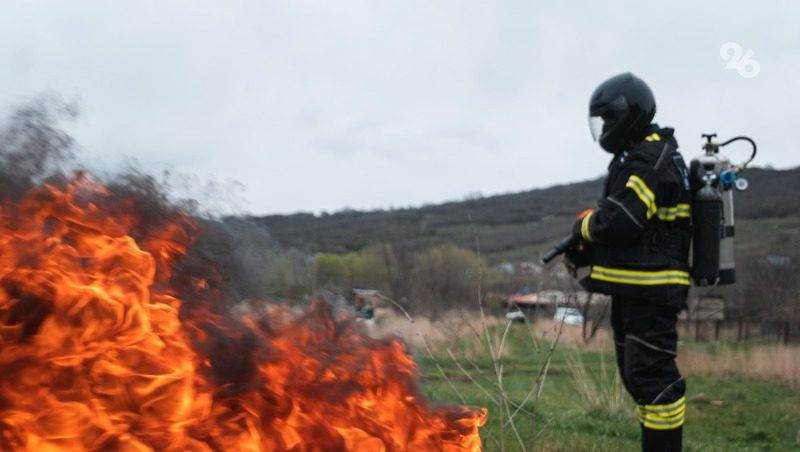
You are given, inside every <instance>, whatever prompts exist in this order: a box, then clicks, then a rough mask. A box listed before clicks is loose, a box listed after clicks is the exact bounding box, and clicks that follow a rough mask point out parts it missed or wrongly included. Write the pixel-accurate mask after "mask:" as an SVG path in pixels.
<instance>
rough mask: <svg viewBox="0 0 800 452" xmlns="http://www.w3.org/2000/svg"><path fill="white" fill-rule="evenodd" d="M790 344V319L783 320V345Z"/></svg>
mask: <svg viewBox="0 0 800 452" xmlns="http://www.w3.org/2000/svg"><path fill="white" fill-rule="evenodd" d="M788 344H789V321H788V320H784V321H783V345H788Z"/></svg>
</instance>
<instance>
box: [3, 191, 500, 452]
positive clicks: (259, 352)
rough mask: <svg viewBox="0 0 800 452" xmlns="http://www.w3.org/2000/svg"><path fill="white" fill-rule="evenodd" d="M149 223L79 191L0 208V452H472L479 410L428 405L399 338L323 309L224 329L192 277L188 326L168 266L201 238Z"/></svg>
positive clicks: (122, 204) (129, 206) (178, 224)
mask: <svg viewBox="0 0 800 452" xmlns="http://www.w3.org/2000/svg"><path fill="white" fill-rule="evenodd" d="M161 220H162V221H161V223H159V224H158V227H145V226H144V225H143V224H142V218H141V216H140V213H139V212H137V208H136V205H135V203H134V201H133V200H132V199H130V198H126V199H120V198H119V197H116V196H114V194H112V193H111V192H110V191H109V190H107V189H106V188H105V187H103V186H101V185H99V184H96V183H94V182H91V181H90V180H88V179H87V178H78V179H76V180H74V181H73V182H72V183H70V184H68V185H67V186H66V188H64V189H60V188H57V187H56V186H52V185H48V186H43V187H39V188H36V189H34V190H32V191H31V192H30V193H28V194H27V195H26V197H25V198H24V199H23V201H22V202H20V203H15V204H12V203H8V202H5V203H2V204H0V375H2V378H1V379H0V449H2V450H32V451H33V450H35V451H47V450H124V451H152V450H159V451H160V450H165V451H173V450H175V451H177V450H180V451H185V450H193V451H194V450H198V451H202V450H225V451H228V450H230V451H245V450H252V451H282V450H292V451H322V450H357V451H370V452H371V451H403V450H408V451H418V450H447V451H461V450H472V451H477V450H480V448H481V443H480V437H479V435H478V427H480V426H482V425H483V424H484V423H485V421H486V411H485V410H484V409H472V408H466V407H453V406H451V407H439V408H433V407H430V406H429V405H428V404H427V403H426V401H425V400H424V399H423V398H422V397H421V395H420V393H419V391H418V387H417V384H416V383H415V378H414V375H415V372H416V368H415V365H414V363H413V361H412V360H411V358H410V357H409V355H408V353H407V352H406V350H405V348H404V346H403V344H402V343H401V342H400V341H399V340H397V339H384V340H376V339H372V338H369V337H367V336H365V335H362V334H360V333H358V332H357V331H356V330H355V329H354V327H353V324H352V321H351V320H348V319H338V320H337V319H334V317H333V315H332V313H331V310H330V308H329V307H328V306H327V305H326V304H324V303H322V302H316V303H313V304H312V306H311V308H310V310H309V312H308V313H306V314H305V315H302V316H298V315H295V314H292V312H291V311H290V310H288V309H286V308H280V307H274V306H273V307H271V308H269V309H261V310H260V312H258V311H255V312H253V313H250V314H244V315H241V316H240V318H238V320H237V321H236V322H235V323H231V322H230V320H227V319H226V318H225V317H224V316H222V315H221V314H219V313H216V312H217V311H215V310H214V309H213V296H215V292H214V290H213V287H212V286H213V284H209V281H207V280H206V279H204V278H202V277H201V276H196V275H190V277H189V279H191V280H192V285H191V290H192V291H193V293H194V294H195V295H194V296H197V297H198V298H203V297H204V296H206V297H208V300H205V301H206V302H207V304H205V305H203V306H205V307H204V308H203V309H197V310H195V311H193V312H191V313H189V314H186V315H184V313H183V312H182V308H184V307H186V306H187V305H186V301H187V300H186V299H183V300H182V299H181V298H180V297H181V296H182V295H183V294H185V293H187V291H186V290H183V291H181V290H178V289H177V288H176V287H175V284H174V280H175V278H173V276H174V275H173V273H174V272H175V270H174V267H175V264H176V262H178V261H179V260H180V259H181V258H182V257H183V256H184V255H185V254H186V252H187V250H188V249H189V247H190V246H191V244H192V241H193V238H194V237H195V236H196V235H197V233H198V232H199V228H198V225H197V224H195V223H194V222H193V221H192V220H191V219H190V218H188V217H187V216H185V215H183V214H180V213H179V212H177V211H176V212H174V213H173V214H172V215H170V216H169V218H162V219H161ZM203 294H205V295H203ZM226 322H227V323H226ZM231 325H234V326H235V328H232V327H231ZM215 334H220V335H221V336H220V337H222V338H223V339H224V340H227V341H229V342H228V345H229V346H228V347H227V348H225V347H223V348H221V349H219V348H217V349H215V348H214V347H213V346H214V344H215V340H219V338H215V337H213V335H215ZM246 338H249V342H248V340H245V339H246ZM224 340H223V342H224ZM248 343H249V344H250V345H253V344H255V346H254V350H256V352H253V353H250V354H249V355H248V354H246V353H244V351H242V350H239V349H237V347H239V346H241V345H242V344H248ZM239 352H242V362H241V363H240V364H241V367H234V368H225V369H218V368H215V365H219V363H221V362H226V363H227V362H228V361H229V360H225V359H222V358H229V357H230V356H234V357H238V354H239ZM215 354H216V355H215ZM219 371H222V372H223V373H225V372H227V373H230V374H232V375H235V376H236V377H237V378H240V377H243V375H242V374H246V375H244V377H247V378H240V379H241V381H246V382H247V384H243V385H239V386H238V387H237V386H236V385H234V384H232V383H231V382H230V381H226V380H224V379H222V380H220V379H217V378H215V377H214V375H215V374H216V373H218V372H219ZM250 374H252V375H250Z"/></svg>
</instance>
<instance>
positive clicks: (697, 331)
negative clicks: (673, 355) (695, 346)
mask: <svg viewBox="0 0 800 452" xmlns="http://www.w3.org/2000/svg"><path fill="white" fill-rule="evenodd" d="M694 340H695V342H700V320H699V319H698V320H695V321H694Z"/></svg>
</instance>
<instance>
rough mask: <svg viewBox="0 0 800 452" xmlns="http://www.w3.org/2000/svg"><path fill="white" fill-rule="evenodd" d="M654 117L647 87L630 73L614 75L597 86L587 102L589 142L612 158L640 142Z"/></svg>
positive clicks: (654, 112)
mask: <svg viewBox="0 0 800 452" xmlns="http://www.w3.org/2000/svg"><path fill="white" fill-rule="evenodd" d="M655 114H656V100H655V98H654V97H653V92H652V91H650V87H648V86H647V84H646V83H645V82H644V81H643V80H642V79H640V78H639V77H636V76H635V75H633V74H631V73H630V72H625V73H624V74H619V75H615V76H614V77H611V78H610V79H608V80H606V81H605V82H603V83H601V84H600V86H598V87H597V88H596V89H595V90H594V93H592V97H591V99H590V100H589V129H590V130H591V132H592V138H594V140H595V141H599V142H600V146H601V147H602V148H603V149H605V150H606V151H608V152H611V153H613V154H616V153H618V152H621V151H624V150H625V149H627V148H628V147H630V145H631V144H632V143H633V142H635V141H637V140H639V139H641V138H642V137H643V136H644V135H645V132H646V131H647V128H648V126H649V125H650V121H651V120H652V119H653V116H655Z"/></svg>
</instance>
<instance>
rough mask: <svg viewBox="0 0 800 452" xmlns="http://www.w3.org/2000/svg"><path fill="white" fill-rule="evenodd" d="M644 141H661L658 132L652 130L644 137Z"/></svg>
mask: <svg viewBox="0 0 800 452" xmlns="http://www.w3.org/2000/svg"><path fill="white" fill-rule="evenodd" d="M644 141H661V135H659V134H658V132H653V133H651V134H650V135H647V136H646V137H644Z"/></svg>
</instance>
